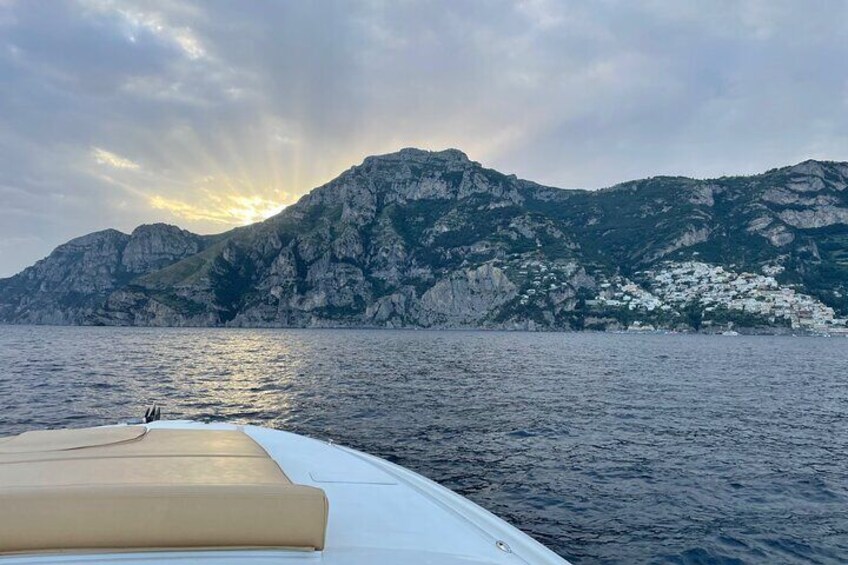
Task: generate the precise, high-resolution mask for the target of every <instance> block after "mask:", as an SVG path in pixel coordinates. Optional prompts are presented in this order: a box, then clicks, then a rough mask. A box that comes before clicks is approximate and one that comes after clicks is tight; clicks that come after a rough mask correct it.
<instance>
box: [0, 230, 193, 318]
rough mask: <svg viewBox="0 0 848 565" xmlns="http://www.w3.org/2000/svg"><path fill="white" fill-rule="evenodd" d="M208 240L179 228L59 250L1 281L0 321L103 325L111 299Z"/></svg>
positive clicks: (74, 243)
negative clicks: (102, 312) (104, 309)
mask: <svg viewBox="0 0 848 565" xmlns="http://www.w3.org/2000/svg"><path fill="white" fill-rule="evenodd" d="M204 241H205V239H204V238H203V237H202V236H199V235H195V234H192V233H190V232H187V231H185V230H181V229H179V228H177V227H175V226H169V225H165V224H154V225H147V226H140V227H139V228H137V229H136V230H135V231H133V233H132V234H131V235H127V234H125V233H121V232H119V231H117V230H111V229H110V230H104V231H100V232H95V233H91V234H88V235H85V236H82V237H78V238H76V239H72V240H71V241H69V242H68V243H65V244H63V245H60V246H59V247H57V248H56V249H55V250H54V251H53V252H52V253H51V254H50V255H49V256H48V257H46V258H45V259H42V260H41V261H39V262H38V263H36V264H35V265H33V266H32V267H29V268H27V269H25V270H24V271H22V272H21V273H19V274H17V275H15V276H14V277H12V278H9V279H5V280H2V281H0V319H2V320H5V321H12V322H17V323H50V324H84V323H93V322H96V320H97V313H98V312H99V311H100V309H101V308H102V307H103V304H104V301H105V300H106V298H107V297H108V296H109V295H110V294H111V293H112V292H114V291H115V290H116V289H118V288H121V287H123V286H125V285H127V284H128V283H129V282H130V281H131V280H132V279H133V278H135V277H136V276H138V275H140V274H145V273H150V272H153V271H155V270H157V269H160V268H161V267H163V266H165V265H168V264H171V263H174V262H176V261H179V260H180V259H184V258H186V257H189V256H191V255H194V254H196V253H198V252H199V251H200V250H202V249H203V248H204V246H205V244H204Z"/></svg>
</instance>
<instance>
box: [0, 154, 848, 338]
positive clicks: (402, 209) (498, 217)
mask: <svg viewBox="0 0 848 565" xmlns="http://www.w3.org/2000/svg"><path fill="white" fill-rule="evenodd" d="M846 186H848V164H842V163H821V162H816V161H808V162H805V163H801V164H799V165H796V166H794V167H786V168H783V169H777V170H774V171H770V172H768V173H765V174H762V175H756V176H751V177H733V178H722V179H715V180H709V181H699V180H693V179H686V178H676V177H675V178H672V177H656V178H652V179H646V180H641V181H634V182H629V183H625V184H622V185H618V186H615V187H612V188H609V189H604V190H600V191H594V192H591V191H578V190H560V189H555V188H550V187H543V186H540V185H536V184H534V183H531V182H528V181H523V180H520V179H517V178H515V177H514V176H507V175H503V174H501V173H498V172H497V171H493V170H490V169H485V168H483V167H482V166H480V165H479V164H478V163H475V162H473V161H470V160H469V159H468V158H467V157H466V156H465V155H464V154H463V153H461V152H460V151H457V150H447V151H441V152H428V151H421V150H417V149H404V150H402V151H400V152H398V153H394V154H390V155H384V156H378V157H369V158H367V159H366V160H365V161H364V162H363V163H362V164H361V165H360V166H357V167H353V168H351V169H350V170H348V171H346V172H344V173H343V174H342V175H340V176H339V177H338V178H337V179H335V180H333V181H331V182H330V183H328V184H326V185H324V186H321V187H319V188H316V189H315V190H313V191H312V192H311V193H310V194H308V195H306V196H304V197H303V198H302V199H301V200H300V201H299V202H298V203H297V204H295V205H293V206H291V207H289V208H288V209H286V210H284V211H283V212H282V213H281V214H279V215H277V216H275V217H273V218H271V219H269V220H267V221H265V222H262V223H259V224H255V225H253V226H249V227H247V228H242V229H239V230H234V231H232V232H229V233H227V234H222V235H220V236H215V237H201V236H197V235H194V234H190V233H188V232H185V231H183V230H179V229H178V228H175V227H173V226H164V225H155V226H142V227H140V228H138V229H137V230H136V231H135V232H133V234H131V235H126V234H122V233H120V232H116V231H114V230H107V231H104V232H98V233H95V234H91V235H88V236H85V237H82V238H79V239H76V240H73V241H71V242H69V243H67V244H65V245H63V246H60V247H59V248H57V249H56V250H55V251H54V252H53V253H52V254H51V255H50V256H49V257H47V258H46V259H44V260H42V261H40V262H38V263H37V264H35V265H34V266H33V267H30V268H28V269H26V270H25V271H23V272H22V273H20V274H18V275H16V276H15V277H12V278H10V279H5V280H3V281H0V320H2V321H6V322H12V323H27V322H28V323H73V324H138V325H236V326H298V327H300V326H378V327H497V328H554V329H568V328H580V327H582V325H583V323H584V321H585V319H586V318H587V317H593V316H594V317H598V316H599V314H598V315H596V314H597V313H593V312H592V311H591V304H592V302H593V301H594V300H593V299H594V298H595V297H596V296H597V294H598V292H600V290H601V289H600V288H599V285H600V283H601V281H604V280H607V279H608V278H609V277H611V276H617V275H624V276H632V277H633V278H634V279H637V280H638V276H637V273H639V272H642V271H645V270H647V269H649V268H654V267H656V266H657V265H660V264H662V263H663V262H665V261H683V260H688V259H696V260H699V261H705V262H707V263H712V264H716V265H732V266H734V267H735V268H737V269H742V270H745V269H748V270H754V271H758V272H759V271H760V270H761V269H763V268H765V267H768V268H779V270H780V271H781V273H782V274H781V275H780V277H781V282H782V283H785V284H794V285H797V287H798V288H799V289H802V290H804V291H806V292H809V293H810V294H812V295H814V296H816V297H817V298H818V299H820V300H821V301H823V302H825V303H827V304H830V305H831V306H833V307H834V308H835V309H836V310H837V312H843V313H846V312H848V303H846V299H845V296H846V294H848V289H846V288H845V286H846V284H848V283H847V282H846V281H848V259H846V258H848V225H846V224H848V190H846ZM587 303H588V304H589V306H587ZM603 315H604V316H609V315H610V313H609V312H606V313H604V314H603Z"/></svg>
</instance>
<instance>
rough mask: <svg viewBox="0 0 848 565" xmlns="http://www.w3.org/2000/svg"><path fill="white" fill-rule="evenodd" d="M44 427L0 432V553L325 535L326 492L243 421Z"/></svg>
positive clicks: (293, 542) (314, 539) (230, 543)
mask: <svg viewBox="0 0 848 565" xmlns="http://www.w3.org/2000/svg"><path fill="white" fill-rule="evenodd" d="M139 431H140V432H141V433H138V432H139ZM52 433H54V432H39V433H35V434H33V433H30V434H22V435H21V436H17V437H16V438H11V439H7V440H6V441H4V440H2V439H0V553H2V552H26V551H44V550H68V549H77V550H84V549H119V550H125V549H145V548H157V549H165V548H214V547H292V548H301V549H323V547H324V536H325V531H326V526H327V507H328V505H327V500H326V497H325V495H324V492H323V491H322V490H320V489H317V488H314V487H310V486H304V485H295V484H292V483H291V481H290V480H289V479H288V478H287V477H286V476H285V474H284V473H283V472H282V470H280V468H279V467H278V466H277V465H276V463H275V462H274V461H273V460H272V459H271V458H270V457H269V456H268V455H267V453H265V451H264V450H263V449H262V448H261V446H259V445H258V444H257V443H256V442H254V441H253V440H252V439H250V437H248V436H247V435H246V434H244V433H242V432H240V431H208V430H166V429H158V430H150V431H149V432H146V433H145V429H144V428H143V427H116V428H98V429H91V430H79V435H74V434H75V432H74V431H61V432H56V434H57V435H56V437H50V435H49V434H52ZM39 450H40V451H39Z"/></svg>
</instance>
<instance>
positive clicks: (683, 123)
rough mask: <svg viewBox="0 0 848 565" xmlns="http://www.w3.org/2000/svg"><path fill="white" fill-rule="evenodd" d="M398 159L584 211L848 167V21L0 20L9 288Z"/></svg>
mask: <svg viewBox="0 0 848 565" xmlns="http://www.w3.org/2000/svg"><path fill="white" fill-rule="evenodd" d="M405 146H418V147H424V148H431V149H441V148H445V147H457V148H460V149H462V150H464V151H465V152H466V153H468V154H469V156H470V157H471V158H472V159H475V160H478V161H481V162H482V163H483V164H485V165H487V166H490V167H494V168H497V169H499V170H501V171H504V172H507V173H516V174H518V175H519V176H521V177H524V178H529V179H531V180H535V181H537V182H542V183H545V184H550V185H554V186H562V187H575V188H577V187H584V188H597V187H601V186H605V185H609V184H613V183H616V182H619V181H623V180H628V179H631V178H638V177H645V176H651V175H656V174H682V175H689V176H696V177H712V176H720V175H723V174H735V173H752V172H760V171H763V170H766V169H769V168H771V167H775V166H781V165H785V164H791V163H795V162H798V161H801V160H804V159H806V158H821V159H833V160H848V3H846V2H844V1H810V0H804V1H801V0H799V1H797V2H782V1H780V0H769V1H750V2H724V1H720V0H713V1H711V2H695V1H692V2H686V1H683V0H673V1H663V0H654V1H646V2H634V1H630V0H621V1H613V0H608V1H595V2H568V1H562V2H556V1H544V0H527V1H499V0H481V1H471V0H445V1H440V2H437V1H433V2H425V1H422V2H406V1H388V0H387V1H373V2H353V1H346V0H345V1H337V2H336V1H323V0H321V1H315V2H300V1H295V0H291V1H277V2H270V1H269V2H249V3H248V2H209V1H200V0H198V1H195V2H182V1H180V2H176V1H170V0H157V1H145V2H111V1H109V0H78V1H67V2H65V1H58V0H57V1H54V0H50V1H46V0H45V1H38V0H26V1H20V2H16V1H14V0H12V1H10V0H0V199H1V200H0V203H2V205H0V276H4V275H10V274H12V273H13V272H16V271H18V270H20V269H21V268H23V267H24V266H26V265H28V264H31V263H32V262H34V261H35V260H36V259H38V258H40V257H42V256H44V255H46V254H47V253H49V251H50V250H51V249H52V248H53V247H55V246H56V245H57V244H59V243H62V242H63V241H65V240H67V239H69V238H71V237H74V236H77V235H81V234H84V233H87V232H91V231H95V230H99V229H103V228H107V227H115V228H118V229H121V230H123V231H130V230H132V229H133V228H134V227H135V226H136V225H138V224H140V223H145V222H154V221H165V222H169V223H176V224H178V225H180V226H182V227H185V228H188V229H191V230H193V231H198V232H201V233H210V232H217V231H223V230H226V229H229V228H230V227H232V226H234V225H239V224H243V223H247V222H250V221H254V220H258V219H261V218H263V217H265V216H267V215H268V214H271V213H273V212H274V211H276V210H279V209H280V208H281V207H282V206H284V205H286V204H290V203H292V202H293V201H295V200H296V199H297V197H298V196H299V195H301V194H303V193H304V192H306V191H308V190H309V189H310V188H312V187H314V186H316V185H318V184H321V183H323V182H325V181H327V180H329V179H331V178H332V177H334V176H336V175H337V174H338V173H339V172H341V171H342V170H344V169H346V168H348V167H349V166H351V165H352V164H356V163H359V162H360V161H361V160H362V158H363V157H365V156H366V155H369V154H375V153H386V152H390V151H394V150H396V149H398V148H401V147H405Z"/></svg>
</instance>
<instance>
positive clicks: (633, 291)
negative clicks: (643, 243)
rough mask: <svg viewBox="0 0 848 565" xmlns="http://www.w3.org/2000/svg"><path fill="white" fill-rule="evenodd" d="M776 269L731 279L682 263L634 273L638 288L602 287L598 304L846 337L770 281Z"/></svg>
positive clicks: (617, 283)
mask: <svg viewBox="0 0 848 565" xmlns="http://www.w3.org/2000/svg"><path fill="white" fill-rule="evenodd" d="M779 272H780V268H779V267H767V268H766V269H764V273H763V274H757V273H745V272H742V273H737V272H734V271H732V270H730V269H726V268H724V267H719V266H716V265H710V264H707V263H701V262H697V261H688V262H685V263H667V264H665V265H663V266H662V267H661V268H659V269H658V270H653V271H645V272H641V273H637V276H638V277H639V278H640V280H642V281H644V284H643V285H642V286H640V285H638V284H636V283H634V282H632V281H630V280H628V279H626V278H624V277H613V278H612V279H610V280H608V281H605V282H603V283H602V284H601V285H600V286H601V288H600V292H599V295H598V298H597V303H598V304H603V305H607V306H613V307H615V306H618V307H625V308H627V309H629V310H643V311H646V312H653V311H655V310H658V309H659V310H676V309H677V308H678V307H680V306H682V305H684V304H692V303H697V304H699V305H700V306H701V307H702V308H703V311H704V313H705V317H708V315H709V312H712V311H715V310H716V309H719V308H724V309H727V310H736V311H740V312H745V313H749V314H753V315H756V316H758V317H761V318H763V319H765V320H768V321H769V322H772V323H774V322H776V321H777V320H778V319H782V320H785V321H788V322H789V323H790V324H791V326H792V328H796V329H803V330H808V331H813V332H821V333H846V332H848V327H846V326H848V323H846V320H845V319H843V318H837V317H836V316H835V313H834V311H833V308H831V307H829V306H827V305H825V304H823V303H822V302H821V301H819V300H817V299H816V298H813V297H812V296H809V295H806V294H802V293H799V292H796V291H795V289H793V288H791V287H789V286H785V285H781V284H779V283H778V282H777V280H776V279H775V275H777V274H779Z"/></svg>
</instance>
